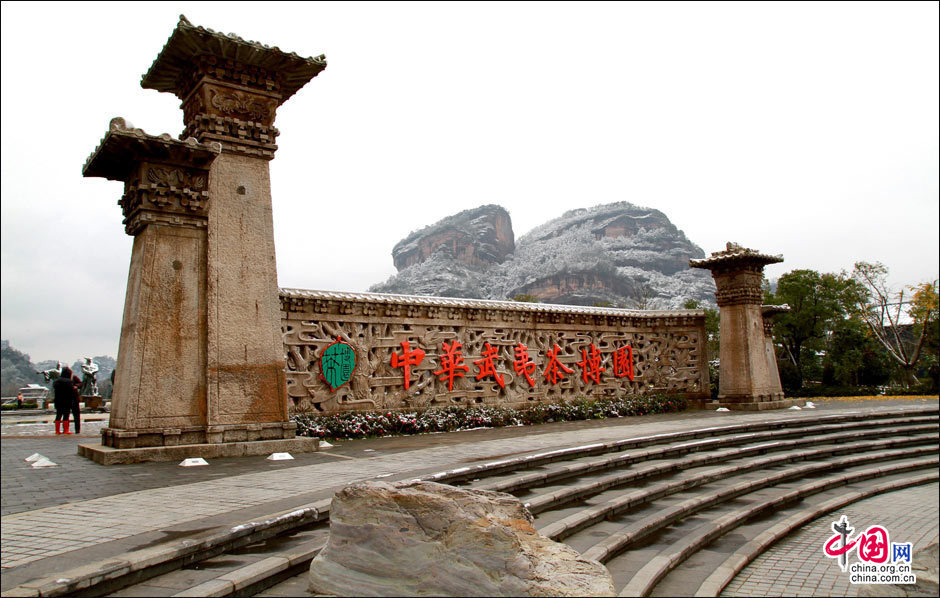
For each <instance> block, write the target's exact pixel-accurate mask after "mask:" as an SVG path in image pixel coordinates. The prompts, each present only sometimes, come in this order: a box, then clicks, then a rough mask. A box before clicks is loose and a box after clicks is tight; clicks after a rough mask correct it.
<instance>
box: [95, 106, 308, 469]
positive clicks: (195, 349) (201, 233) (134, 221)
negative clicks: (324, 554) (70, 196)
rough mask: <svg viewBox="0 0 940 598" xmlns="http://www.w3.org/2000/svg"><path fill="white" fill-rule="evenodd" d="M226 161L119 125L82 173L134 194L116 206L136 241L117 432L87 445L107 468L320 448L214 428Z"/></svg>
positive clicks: (276, 433) (280, 425)
mask: <svg viewBox="0 0 940 598" xmlns="http://www.w3.org/2000/svg"><path fill="white" fill-rule="evenodd" d="M220 152H221V146H220V144H218V143H208V144H206V143H199V142H197V141H196V140H195V139H193V138H189V139H187V140H186V141H178V140H175V139H173V138H171V137H170V136H169V135H160V136H153V135H148V134H146V133H145V132H143V131H142V130H140V129H134V128H132V127H130V126H128V125H127V124H126V122H125V121H124V119H121V118H115V119H113V120H112V121H111V125H110V127H109V129H108V132H107V134H106V135H105V137H104V139H103V140H102V142H101V145H100V146H99V147H98V148H97V149H96V150H95V152H94V153H93V154H92V155H91V157H90V158H89V159H88V161H87V162H86V164H85V167H84V169H83V174H84V175H85V176H87V177H103V178H106V179H109V180H113V181H121V182H123V183H124V195H123V197H122V198H121V200H120V201H119V202H118V203H119V205H121V207H122V208H123V211H124V228H125V231H126V232H127V234H129V235H132V236H133V237H134V247H133V250H132V252H131V264H130V270H129V273H128V281H127V296H126V298H125V302H124V319H123V322H122V325H121V341H120V348H119V350H118V362H117V367H116V369H115V377H114V389H113V392H112V397H111V417H110V421H109V425H108V427H106V428H104V429H102V434H101V444H80V445H79V454H80V455H82V456H85V457H88V458H90V459H93V460H94V461H96V462H98V463H102V464H105V465H109V464H113V463H134V462H139V461H175V460H182V459H184V458H187V457H226V456H241V455H252V454H253V455H258V454H269V453H272V452H277V451H282V452H283V451H295V452H301V451H311V450H316V449H317V444H318V441H317V439H315V438H295V427H296V424H294V423H293V422H289V421H287V418H286V417H285V418H284V421H278V422H271V423H255V422H251V421H248V422H244V423H243V425H242V426H241V427H240V428H238V427H237V426H230V427H229V428H228V429H226V430H222V431H219V430H218V429H216V427H214V426H213V425H212V422H211V421H210V420H209V419H208V411H209V409H208V404H207V396H208V392H207V375H206V372H207V369H208V364H207V351H206V346H207V334H208V321H207V320H208V309H207V301H206V294H207V290H206V289H207V283H208V281H207V272H208V268H207V244H208V242H207V228H208V207H209V203H210V197H209V185H210V167H211V165H212V163H213V162H214V160H216V159H217V158H218V156H219V154H220ZM252 441H254V442H252Z"/></svg>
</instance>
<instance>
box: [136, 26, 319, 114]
mask: <svg viewBox="0 0 940 598" xmlns="http://www.w3.org/2000/svg"><path fill="white" fill-rule="evenodd" d="M200 55H209V56H218V57H219V58H224V59H231V60H234V61H237V62H240V63H242V64H246V65H249V66H257V67H261V68H263V69H266V70H268V71H271V72H276V73H277V74H278V76H279V77H280V83H281V87H280V93H281V96H282V97H281V102H284V101H285V100H287V99H288V98H289V97H291V96H292V95H294V94H295V93H297V91H298V90H299V89H300V88H301V87H303V86H304V85H306V83H307V82H308V81H310V80H311V79H313V78H314V77H316V76H317V75H318V74H319V73H320V71H322V70H323V69H325V68H326V56H325V55H322V54H321V55H320V56H317V57H314V58H304V57H302V56H298V55H297V54H296V53H294V52H290V53H288V52H284V51H283V50H281V49H280V48H278V47H277V46H273V47H271V46H266V45H264V44H262V43H259V42H255V41H248V40H245V39H242V38H241V37H239V36H237V35H235V34H234V33H229V34H227V35H226V34H224V33H219V32H217V31H213V30H212V29H209V28H207V27H197V26H195V25H193V24H192V23H190V22H189V20H188V19H187V18H186V17H185V16H184V15H180V20H179V23H178V24H177V25H176V29H174V30H173V33H172V35H170V39H168V40H167V42H166V45H164V46H163V50H161V51H160V54H159V55H158V56H157V58H156V60H154V61H153V64H152V65H151V66H150V70H148V71H147V73H146V74H145V75H144V76H143V77H142V78H141V81H140V85H141V87H143V88H144V89H156V90H157V91H167V92H170V93H176V94H179V93H181V90H180V88H179V86H180V81H181V77H182V75H184V74H185V73H186V71H188V69H189V68H191V65H192V60H193V58H195V57H196V56H200Z"/></svg>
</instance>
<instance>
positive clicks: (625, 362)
mask: <svg viewBox="0 0 940 598" xmlns="http://www.w3.org/2000/svg"><path fill="white" fill-rule="evenodd" d="M614 376H616V377H617V378H623V377H624V376H626V377H627V378H629V379H630V382H633V347H631V346H630V345H627V346H625V347H620V348H619V349H617V350H616V351H614Z"/></svg>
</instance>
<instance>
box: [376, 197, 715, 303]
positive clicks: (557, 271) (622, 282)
mask: <svg viewBox="0 0 940 598" xmlns="http://www.w3.org/2000/svg"><path fill="white" fill-rule="evenodd" d="M393 256H394V258H395V264H396V266H398V267H399V270H400V272H399V273H398V274H396V275H394V276H392V277H391V278H390V279H389V280H388V281H386V282H385V283H382V284H377V285H375V286H373V287H372V288H371V289H370V290H372V291H375V292H385V293H404V294H413V295H437V296H447V297H468V298H478V299H512V298H513V297H516V296H518V295H531V296H533V297H535V298H537V299H538V300H539V301H542V302H545V303H565V304H574V305H612V306H620V307H629V308H641V309H672V308H680V307H682V305H683V303H685V302H686V301H687V300H688V299H696V300H698V301H701V302H702V303H707V304H713V303H714V291H715V287H714V283H713V282H712V279H711V277H710V276H709V275H708V273H707V272H704V271H701V270H692V269H690V268H689V259H692V258H703V257H705V252H703V251H702V249H701V248H700V247H698V246H697V245H695V244H694V243H692V242H691V241H689V240H688V239H687V238H686V236H685V234H684V233H683V232H682V231H680V230H679V229H677V228H676V227H675V225H673V224H672V222H670V221H669V218H667V217H666V215H665V214H663V213H662V212H660V211H659V210H654V209H651V208H644V207H640V206H636V205H633V204H631V203H627V202H619V203H613V204H607V205H600V206H595V207H592V208H586V209H579V210H572V211H570V212H566V213H565V214H563V215H562V216H561V217H559V218H555V219H554V220H551V221H549V222H546V223H545V224H543V225H541V226H539V227H536V228H535V229H533V230H532V231H530V232H529V233H528V234H526V235H524V236H523V237H521V238H520V239H519V240H518V242H517V243H515V244H514V243H513V234H512V224H511V221H510V220H509V214H508V213H507V212H506V211H505V210H504V209H503V208H501V207H499V206H493V205H490V206H482V207H480V208H477V209H475V210H467V211H465V212H461V213H460V214H457V215H455V216H450V217H448V218H445V219H444V220H442V221H440V222H438V223H436V224H434V225H431V226H429V227H426V228H425V229H422V230H420V231H417V232H415V233H412V234H411V235H409V237H408V238H407V239H405V240H403V241H402V242H400V243H399V244H398V245H396V246H395V250H394V251H393Z"/></svg>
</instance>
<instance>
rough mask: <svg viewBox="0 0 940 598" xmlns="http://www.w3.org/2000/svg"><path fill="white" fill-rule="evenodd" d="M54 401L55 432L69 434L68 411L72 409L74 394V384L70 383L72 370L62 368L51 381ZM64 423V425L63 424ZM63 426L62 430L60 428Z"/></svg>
mask: <svg viewBox="0 0 940 598" xmlns="http://www.w3.org/2000/svg"><path fill="white" fill-rule="evenodd" d="M52 392H53V393H54V403H55V433H56V434H71V432H69V411H71V409H72V399H73V397H75V396H76V393H75V386H73V385H72V370H71V369H70V368H68V367H63V368H62V373H61V374H60V375H59V377H58V378H56V380H55V382H53V383H52ZM63 424H64V426H63ZM60 426H63V427H64V430H63V429H62V428H60Z"/></svg>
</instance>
